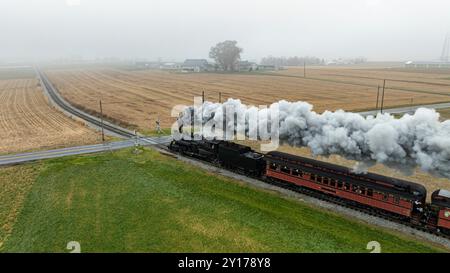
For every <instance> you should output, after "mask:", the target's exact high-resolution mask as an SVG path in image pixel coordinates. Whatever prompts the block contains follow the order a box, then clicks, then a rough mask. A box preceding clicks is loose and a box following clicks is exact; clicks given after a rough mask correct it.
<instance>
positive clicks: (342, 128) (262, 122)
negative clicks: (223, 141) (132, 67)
mask: <svg viewBox="0 0 450 273" xmlns="http://www.w3.org/2000/svg"><path fill="white" fill-rule="evenodd" d="M226 107H232V108H233V109H235V111H236V113H237V114H235V116H239V115H240V116H243V117H244V118H240V119H239V118H238V120H237V121H234V120H231V121H230V120H227V121H226V129H227V130H228V131H230V130H231V131H232V132H233V130H234V131H236V128H245V133H246V134H247V135H248V134H251V133H252V132H253V133H255V132H254V131H255V130H257V131H258V132H259V130H260V129H261V128H271V127H270V126H271V124H270V122H271V119H270V118H267V117H268V114H271V113H270V112H271V111H275V110H278V111H279V112H278V115H279V116H278V118H279V139H280V142H281V143H284V144H289V145H292V146H307V147H309V148H310V149H311V151H312V153H313V155H324V156H328V155H331V154H336V155H340V156H343V157H345V158H347V159H352V160H357V161H359V164H358V166H356V167H355V171H357V172H364V170H363V168H366V169H367V167H368V166H371V165H373V164H375V163H382V164H384V165H386V166H389V167H393V168H396V169H399V170H401V171H403V172H405V173H408V172H409V173H411V172H412V171H413V170H414V168H415V167H417V166H418V167H420V168H421V169H422V170H423V171H426V172H429V173H431V174H434V175H438V176H444V177H447V178H450V120H447V121H444V122H440V121H439V113H437V112H436V111H435V110H433V109H425V108H420V109H418V110H417V111H416V112H415V113H414V114H413V115H409V114H405V115H404V116H403V117H401V118H398V119H397V118H395V117H394V116H392V115H390V114H387V113H385V114H378V115H376V116H367V117H363V116H361V115H359V114H357V113H351V112H345V111H343V110H338V111H335V112H330V111H325V112H324V113H322V114H318V113H316V112H314V111H312V108H313V106H312V105H311V104H309V103H306V102H301V101H299V102H287V101H284V100H282V101H279V102H276V103H274V104H272V105H271V106H270V107H268V108H267V109H259V108H257V107H254V106H247V105H244V104H242V103H241V101H240V100H234V99H229V100H228V101H226V102H225V103H223V104H220V103H212V102H205V103H203V105H200V106H195V107H189V108H187V109H186V110H185V111H184V113H183V115H182V117H181V118H180V120H179V123H181V124H183V126H189V125H190V124H191V122H192V118H193V119H194V120H195V121H197V122H200V124H201V123H203V124H206V123H208V122H209V123H211V122H215V124H216V125H217V124H219V125H220V126H222V124H223V116H224V115H223V109H226ZM194 109H195V110H196V111H193V110H194ZM192 114H193V115H194V116H192ZM254 115H257V116H258V127H257V128H255V127H254V126H253V127H252V126H251V125H250V126H249V124H247V123H248V120H249V117H250V116H254ZM258 128H259V129H258ZM202 134H203V136H204V137H212V134H211V133H210V132H209V133H208V132H202ZM258 136H259V134H258Z"/></svg>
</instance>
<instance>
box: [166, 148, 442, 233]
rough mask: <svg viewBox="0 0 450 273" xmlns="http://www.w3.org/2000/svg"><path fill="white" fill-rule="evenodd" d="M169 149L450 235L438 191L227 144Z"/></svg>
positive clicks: (307, 159)
mask: <svg viewBox="0 0 450 273" xmlns="http://www.w3.org/2000/svg"><path fill="white" fill-rule="evenodd" d="M169 149H170V150H172V151H174V152H177V153H180V154H182V155H187V156H190V157H194V158H198V159H201V160H204V161H207V162H211V163H213V164H216V165H219V166H221V167H224V168H227V169H231V170H233V171H235V172H238V173H241V174H245V175H248V176H252V177H256V178H259V179H261V180H263V181H267V182H276V183H277V184H282V185H286V186H289V187H291V188H298V189H307V190H308V191H310V192H314V193H317V194H320V195H321V196H327V197H330V198H331V197H332V198H333V199H334V200H336V199H338V200H340V201H341V203H342V202H344V203H345V204H347V205H350V206H357V207H361V208H365V209H367V210H370V211H376V212H377V213H379V214H382V215H384V216H388V217H390V218H391V219H396V220H401V221H404V222H408V223H411V224H413V225H416V226H418V227H421V228H426V229H429V230H430V231H438V232H443V233H447V234H450V192H449V191H446V190H437V191H435V192H433V194H432V196H431V199H432V201H431V203H427V202H426V196H427V191H426V189H425V187H423V186H422V185H420V184H417V183H413V182H409V181H405V180H400V179H395V178H392V177H386V176H382V175H378V174H373V173H367V174H355V173H353V172H352V171H351V170H350V169H348V168H345V167H342V166H338V165H334V164H330V163H325V162H321V161H317V160H313V159H309V158H304V157H300V156H294V155H291V154H286V153H281V152H269V153H267V154H261V153H258V152H255V151H253V150H252V149H251V148H250V147H247V146H244V145H240V144H237V143H233V142H228V141H222V140H206V139H202V140H173V141H172V142H171V143H170V145H169Z"/></svg>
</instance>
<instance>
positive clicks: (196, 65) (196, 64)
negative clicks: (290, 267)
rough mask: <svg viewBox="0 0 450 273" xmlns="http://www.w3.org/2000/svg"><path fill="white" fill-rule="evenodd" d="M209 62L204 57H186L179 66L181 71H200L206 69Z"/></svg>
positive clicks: (208, 66)
mask: <svg viewBox="0 0 450 273" xmlns="http://www.w3.org/2000/svg"><path fill="white" fill-rule="evenodd" d="M209 68H210V64H209V63H208V61H207V60H205V59H186V60H185V61H184V63H183V65H182V66H181V69H182V70H183V71H191V72H202V71H208V70H209Z"/></svg>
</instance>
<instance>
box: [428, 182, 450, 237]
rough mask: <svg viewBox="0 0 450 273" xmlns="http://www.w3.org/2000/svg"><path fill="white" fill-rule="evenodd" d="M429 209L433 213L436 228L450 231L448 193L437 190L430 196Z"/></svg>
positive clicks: (449, 196) (449, 201)
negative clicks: (430, 208)
mask: <svg viewBox="0 0 450 273" xmlns="http://www.w3.org/2000/svg"><path fill="white" fill-rule="evenodd" d="M431 207H432V209H433V211H434V212H435V217H434V218H435V219H436V220H437V221H436V226H437V228H439V229H441V230H444V231H446V232H447V233H449V231H450V192H449V191H447V190H437V191H435V192H433V193H432V194H431Z"/></svg>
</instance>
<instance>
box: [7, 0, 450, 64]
mask: <svg viewBox="0 0 450 273" xmlns="http://www.w3.org/2000/svg"><path fill="white" fill-rule="evenodd" d="M449 10H450V1H447V0H428V1H420V0H396V1H392V0H340V1H334V0H306V1H300V0H293V1H288V0H277V1H264V0H245V1H242V0H241V1H239V0H226V1H223V0H221V1H211V0H192V1H184V0H155V1H154V0H152V1H148V0H147V1H143V0H142V1H140V0H127V1H125V0H3V1H1V2H0V30H1V34H2V38H1V45H0V61H14V60H32V61H39V60H44V59H57V58H67V57H69V58H70V57H72V58H73V57H81V58H84V59H92V58H104V57H117V58H147V59H157V58H162V59H164V60H183V59H185V58H206V57H207V56H208V51H209V48H210V47H211V46H212V45H214V44H215V43H217V42H218V41H222V40H226V39H231V40H237V41H238V43H239V45H240V46H241V47H243V48H244V52H243V55H242V57H243V59H249V60H259V59H260V58H261V57H263V56H267V55H275V56H293V55H299V56H305V55H310V56H318V57H320V58H338V57H343V58H345V57H355V56H364V57H366V58H368V60H371V61H384V60H390V61H404V60H409V59H413V60H435V59H437V58H438V57H439V56H440V53H441V48H442V44H443V40H444V37H445V34H446V33H447V32H448V31H449V30H450V16H448V12H449Z"/></svg>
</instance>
